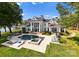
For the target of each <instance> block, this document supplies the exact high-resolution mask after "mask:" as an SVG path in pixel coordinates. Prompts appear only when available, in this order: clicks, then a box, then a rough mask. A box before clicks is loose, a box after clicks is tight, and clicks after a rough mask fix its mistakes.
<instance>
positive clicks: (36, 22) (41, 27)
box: [24, 16, 60, 32]
mask: <svg viewBox="0 0 79 59" xmlns="http://www.w3.org/2000/svg"><path fill="white" fill-rule="evenodd" d="M25 22H26V25H25V27H24V28H25V29H26V32H28V31H32V32H43V31H49V32H60V26H59V25H58V23H57V21H56V19H45V18H44V17H43V16H40V17H34V18H33V19H28V20H26V21H25Z"/></svg>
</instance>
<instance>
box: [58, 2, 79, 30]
mask: <svg viewBox="0 0 79 59" xmlns="http://www.w3.org/2000/svg"><path fill="white" fill-rule="evenodd" d="M57 10H58V12H59V14H60V20H59V23H60V24H61V25H64V26H66V27H70V26H75V27H76V28H79V4H78V3H76V2H66V3H64V4H60V3H59V4H57Z"/></svg>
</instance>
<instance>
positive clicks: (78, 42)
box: [72, 37, 79, 45]
mask: <svg viewBox="0 0 79 59" xmlns="http://www.w3.org/2000/svg"><path fill="white" fill-rule="evenodd" d="M72 40H74V41H76V44H78V45H79V37H73V38H72Z"/></svg>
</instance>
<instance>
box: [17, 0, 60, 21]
mask: <svg viewBox="0 0 79 59" xmlns="http://www.w3.org/2000/svg"><path fill="white" fill-rule="evenodd" d="M17 4H18V5H19V6H20V8H22V10H23V14H22V15H23V19H24V20H26V19H29V18H33V16H40V15H44V16H45V18H51V17H56V16H59V13H58V11H57V10H56V5H57V2H18V3H17Z"/></svg>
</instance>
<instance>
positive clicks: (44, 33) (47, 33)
mask: <svg viewBox="0 0 79 59" xmlns="http://www.w3.org/2000/svg"><path fill="white" fill-rule="evenodd" d="M42 35H51V32H48V31H45V32H42Z"/></svg>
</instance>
